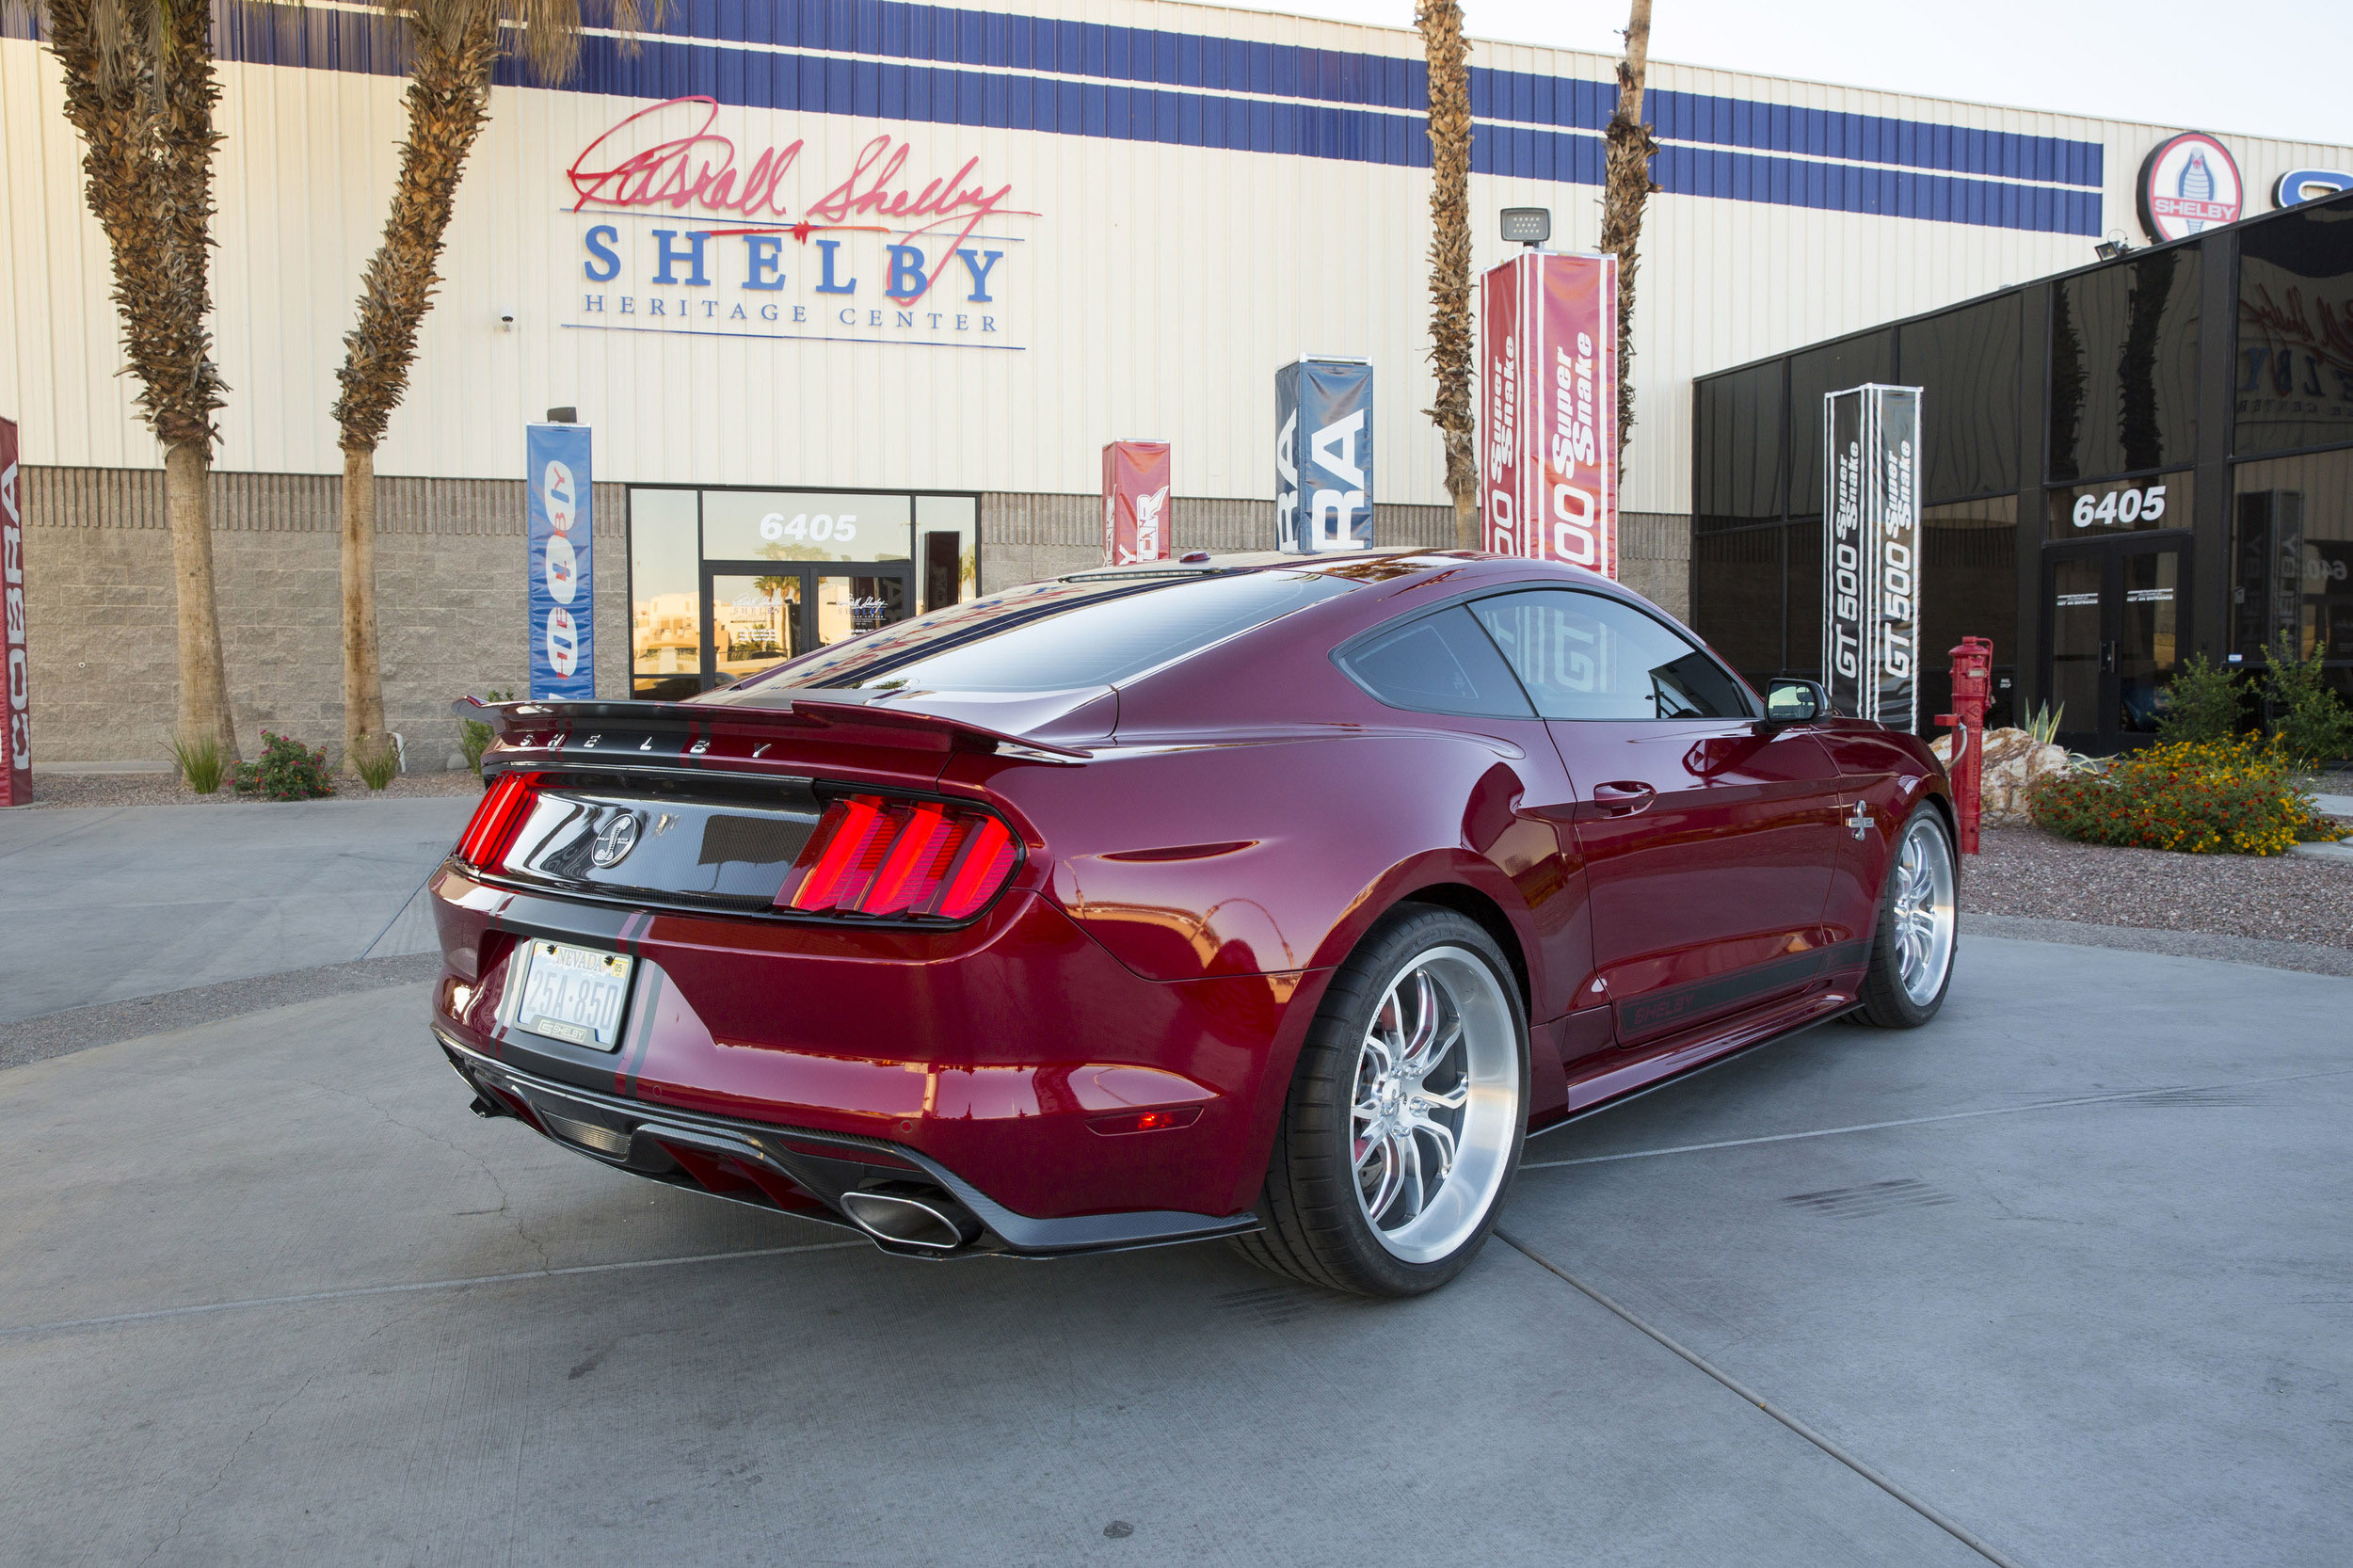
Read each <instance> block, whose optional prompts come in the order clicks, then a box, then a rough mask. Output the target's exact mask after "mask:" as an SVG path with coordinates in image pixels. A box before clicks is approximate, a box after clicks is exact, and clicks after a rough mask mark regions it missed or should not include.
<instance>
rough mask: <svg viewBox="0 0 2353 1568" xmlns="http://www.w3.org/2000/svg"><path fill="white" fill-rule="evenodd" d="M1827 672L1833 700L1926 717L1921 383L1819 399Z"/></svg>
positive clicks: (1908, 720)
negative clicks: (1922, 635) (1922, 621)
mask: <svg viewBox="0 0 2353 1568" xmlns="http://www.w3.org/2000/svg"><path fill="white" fill-rule="evenodd" d="M1822 430H1823V453H1822V532H1823V539H1822V673H1823V677H1824V684H1826V685H1827V686H1828V687H1829V688H1830V697H1831V705H1832V706H1833V707H1834V708H1836V709H1837V710H1838V711H1839V712H1842V713H1850V714H1852V715H1854V716H1855V717H1856V718H1864V719H1876V720H1878V721H1879V722H1880V723H1881V724H1884V725H1886V726H1888V727H1889V728H1894V729H1901V730H1906V731H1913V730H1917V729H1918V728H1919V722H1920V712H1919V710H1920V636H1919V627H1920V495H1919V473H1920V389H1919V388H1917V387H1882V386H1876V385H1874V386H1864V387H1857V388H1854V389H1853V390H1852V391H1849V392H1832V393H1830V394H1829V395H1828V396H1826V397H1825V398H1823V400H1822Z"/></svg>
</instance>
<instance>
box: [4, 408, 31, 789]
mask: <svg viewBox="0 0 2353 1568" xmlns="http://www.w3.org/2000/svg"><path fill="white" fill-rule="evenodd" d="M17 496H18V486H17V469H16V422H15V421H14V420H8V419H0V606H5V618H4V619H0V625H5V627H6V632H4V633H0V658H5V659H6V660H7V666H6V670H5V680H6V687H5V694H6V695H5V696H0V807H5V806H26V805H30V804H31V803H32V799H33V750H32V730H33V715H32V689H31V684H30V679H31V678H30V674H29V672H28V671H27V670H26V668H25V663H24V508H23V507H22V506H21V505H20V504H18V501H17Z"/></svg>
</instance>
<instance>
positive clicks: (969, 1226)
mask: <svg viewBox="0 0 2353 1568" xmlns="http://www.w3.org/2000/svg"><path fill="white" fill-rule="evenodd" d="M841 1211H842V1212H843V1213H844V1214H847V1215H848V1216H849V1217H850V1220H851V1223H853V1224H856V1226H857V1227H858V1228H859V1229H860V1230H862V1231H864V1232H866V1233H867V1234H868V1235H869V1236H872V1237H873V1238H874V1239H875V1240H880V1241H889V1242H892V1243H894V1244H896V1245H899V1246H903V1247H923V1248H927V1249H929V1250H930V1251H933V1252H954V1251H955V1250H956V1249H957V1248H959V1247H966V1246H969V1245H971V1244H972V1242H973V1241H975V1240H979V1238H980V1234H981V1222H980V1221H979V1220H977V1219H975V1218H974V1217H973V1215H972V1211H971V1210H970V1209H968V1208H965V1207H964V1205H962V1204H960V1203H958V1202H956V1200H955V1199H953V1198H952V1197H950V1196H948V1194H947V1193H945V1192H940V1191H939V1190H938V1189H936V1188H933V1187H922V1186H919V1185H917V1184H916V1183H914V1182H911V1181H886V1182H881V1183H878V1184H876V1185H874V1186H872V1187H861V1188H859V1189H858V1190H857V1191H856V1192H844V1193H842V1194H841Z"/></svg>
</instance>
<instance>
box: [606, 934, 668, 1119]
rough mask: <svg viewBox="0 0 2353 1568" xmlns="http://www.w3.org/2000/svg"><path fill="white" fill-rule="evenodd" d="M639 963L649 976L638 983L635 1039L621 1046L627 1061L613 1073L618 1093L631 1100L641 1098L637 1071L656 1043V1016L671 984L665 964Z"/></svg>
mask: <svg viewBox="0 0 2353 1568" xmlns="http://www.w3.org/2000/svg"><path fill="white" fill-rule="evenodd" d="M638 962H639V963H640V964H642V965H643V966H644V968H645V975H644V978H643V979H641V980H640V981H639V982H638V983H637V1022H636V1027H635V1028H633V1029H632V1030H631V1031H630V1034H631V1036H632V1037H631V1039H630V1040H629V1041H628V1042H627V1043H625V1044H624V1045H623V1046H622V1047H621V1056H622V1058H623V1061H622V1062H621V1063H620V1064H616V1067H615V1070H614V1074H613V1087H614V1089H615V1091H616V1093H618V1094H620V1095H622V1096H625V1097H627V1098H629V1099H635V1098H636V1097H637V1069H638V1068H640V1067H642V1066H644V1065H645V1064H646V1050H647V1048H648V1047H649V1046H651V1045H652V1044H653V1020H654V1013H655V1011H656V1009H658V1008H659V1007H660V1006H661V1003H662V993H663V990H664V987H665V986H667V985H668V984H669V983H670V977H669V976H668V975H665V974H664V973H663V972H662V966H661V965H659V964H656V963H654V962H652V961H651V960H650V959H640V960H639V961H638Z"/></svg>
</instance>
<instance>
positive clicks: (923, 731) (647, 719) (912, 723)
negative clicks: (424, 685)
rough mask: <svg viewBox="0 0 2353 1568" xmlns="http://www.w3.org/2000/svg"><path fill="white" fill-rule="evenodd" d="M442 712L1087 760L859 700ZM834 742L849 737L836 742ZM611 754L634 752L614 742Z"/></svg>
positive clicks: (540, 723)
mask: <svg viewBox="0 0 2353 1568" xmlns="http://www.w3.org/2000/svg"><path fill="white" fill-rule="evenodd" d="M449 711H450V712H452V713H454V714H456V716H457V718H458V719H459V720H460V721H461V722H464V723H471V724H487V725H488V726H489V727H490V728H491V729H492V730H493V731H494V732H495V733H496V734H497V736H498V738H499V739H500V740H502V741H510V740H512V739H513V737H514V736H515V735H517V734H518V733H531V732H536V731H537V730H540V729H542V728H549V727H552V726H560V727H561V728H559V729H557V731H556V733H558V734H562V735H565V736H569V735H571V734H573V733H575V732H577V731H579V730H581V729H582V728H585V727H589V726H594V727H597V728H599V730H600V732H602V731H605V730H610V731H614V732H616V742H617V739H618V737H619V736H623V735H625V736H628V737H629V738H630V739H632V740H635V739H636V738H638V737H640V736H648V737H650V736H677V737H680V738H681V739H683V738H686V737H696V736H702V737H707V736H710V735H712V734H713V733H715V732H716V731H718V730H720V729H722V728H724V729H728V730H731V731H734V732H737V733H742V732H743V731H744V730H758V729H761V728H771V727H773V728H778V729H785V730H797V731H799V732H801V733H803V734H806V733H808V730H809V729H811V728H821V729H843V728H874V729H888V730H897V731H900V732H901V733H902V734H903V735H904V738H905V739H906V740H908V741H915V742H916V743H917V744H919V745H920V743H921V741H923V740H929V741H932V742H934V743H935V744H934V746H933V747H930V748H926V749H938V750H960V751H979V752H995V753H997V754H998V755H1000V756H1007V757H1026V758H1028V759H1030V760H1032V761H1039V762H1062V763H1074V762H1084V761H1087V760H1090V759H1092V758H1093V757H1094V755H1095V754H1094V753H1093V752H1090V751H1082V750H1080V749H1078V748H1077V747H1075V746H1066V745H1059V744H1055V743H1054V742H1051V741H1038V740H1032V739H1029V738H1028V737H1026V736H1021V735H1013V734H1008V733H1006V732H1005V731H1003V730H1000V729H991V728H987V727H986V726H984V725H979V724H974V723H972V722H971V721H970V720H968V719H960V718H952V717H949V716H948V715H946V714H941V713H927V712H923V711H922V710H920V709H918V708H897V707H892V708H877V707H872V706H870V705H868V704H866V703H863V702H856V701H849V702H845V701H841V700H839V699H833V698H824V697H808V696H796V697H794V698H793V699H792V702H791V704H790V705H789V706H778V707H765V706H762V707H753V706H750V705H748V704H731V705H729V706H727V707H724V708H722V707H705V706H702V705H699V704H690V703H683V702H634V701H627V702H499V703H487V702H482V701H479V700H477V699H476V698H474V697H471V696H466V697H460V698H459V699H458V700H456V702H453V703H451V704H450V705H449ZM840 738H841V739H849V738H850V737H847V736H843V737H840ZM611 749H612V750H614V751H615V752H616V753H623V752H626V751H629V750H633V749H637V748H635V747H632V746H627V745H622V744H615V745H614V746H613V747H612V748H611Z"/></svg>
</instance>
